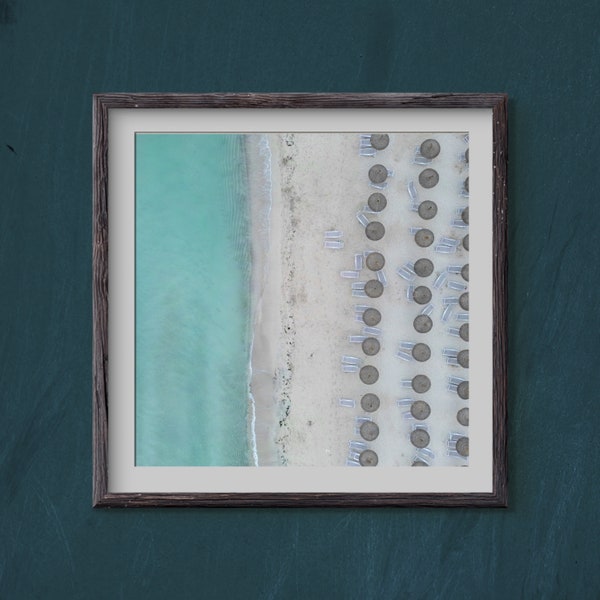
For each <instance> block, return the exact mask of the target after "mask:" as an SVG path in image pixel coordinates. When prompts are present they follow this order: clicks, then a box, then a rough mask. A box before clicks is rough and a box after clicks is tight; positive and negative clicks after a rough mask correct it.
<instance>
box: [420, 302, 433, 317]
mask: <svg viewBox="0 0 600 600" xmlns="http://www.w3.org/2000/svg"><path fill="white" fill-rule="evenodd" d="M432 312H433V304H428V305H427V306H425V307H424V308H423V309H422V310H421V313H420V314H422V315H426V316H429V315H430V314H431V313H432Z"/></svg>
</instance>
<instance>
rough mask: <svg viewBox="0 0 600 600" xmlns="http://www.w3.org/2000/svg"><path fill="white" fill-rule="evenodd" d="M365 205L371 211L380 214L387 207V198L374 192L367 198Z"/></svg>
mask: <svg viewBox="0 0 600 600" xmlns="http://www.w3.org/2000/svg"><path fill="white" fill-rule="evenodd" d="M367 204H368V205H369V208H370V209H371V210H374V211H375V212H381V211H382V210H383V209H384V208H385V207H386V206H387V198H386V197H385V196H384V195H383V194H380V193H379V192H375V193H374V194H371V195H370V196H369V199H368V200H367Z"/></svg>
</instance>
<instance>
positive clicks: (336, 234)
mask: <svg viewBox="0 0 600 600" xmlns="http://www.w3.org/2000/svg"><path fill="white" fill-rule="evenodd" d="M343 235H344V232H343V231H338V230H337V229H330V230H329V231H326V232H325V239H328V240H331V239H338V238H341V237H342V236H343Z"/></svg>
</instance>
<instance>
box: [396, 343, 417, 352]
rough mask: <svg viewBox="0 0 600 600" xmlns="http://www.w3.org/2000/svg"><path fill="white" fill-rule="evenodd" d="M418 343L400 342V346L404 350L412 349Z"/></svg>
mask: <svg viewBox="0 0 600 600" xmlns="http://www.w3.org/2000/svg"><path fill="white" fill-rule="evenodd" d="M416 345H417V344H416V343H415V342H400V343H399V344H398V347H399V348H401V349H402V350H412V349H413V348H414V347H415V346H416Z"/></svg>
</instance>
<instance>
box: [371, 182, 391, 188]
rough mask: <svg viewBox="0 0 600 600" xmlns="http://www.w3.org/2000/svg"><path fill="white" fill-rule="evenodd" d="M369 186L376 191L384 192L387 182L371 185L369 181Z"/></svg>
mask: <svg viewBox="0 0 600 600" xmlns="http://www.w3.org/2000/svg"><path fill="white" fill-rule="evenodd" d="M369 185H370V186H371V187H373V188H375V189H376V190H385V188H386V187H387V186H388V184H387V181H384V182H383V183H373V182H372V181H369Z"/></svg>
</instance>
